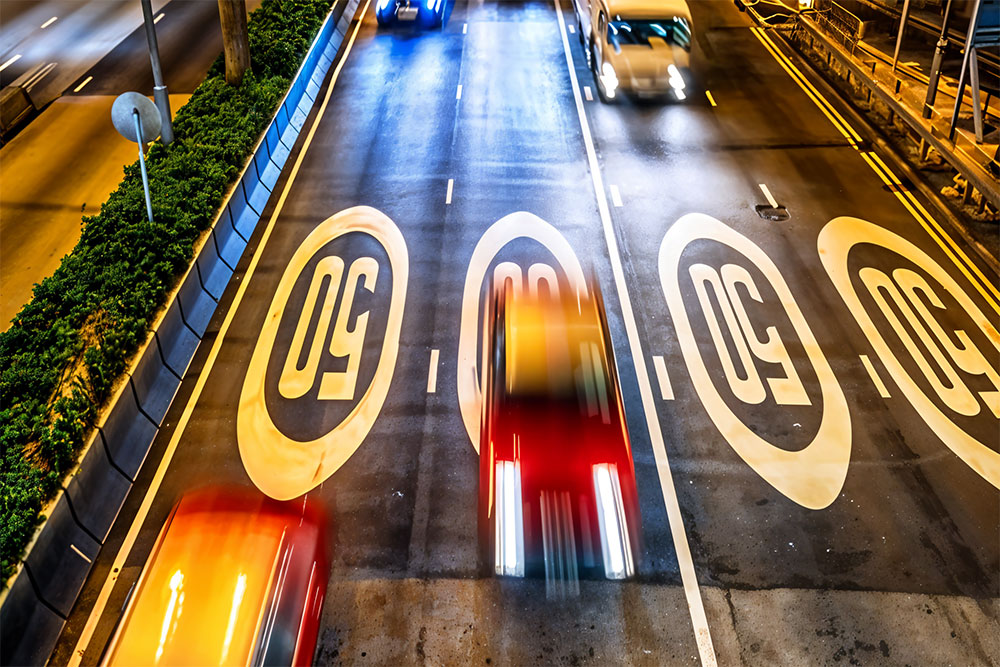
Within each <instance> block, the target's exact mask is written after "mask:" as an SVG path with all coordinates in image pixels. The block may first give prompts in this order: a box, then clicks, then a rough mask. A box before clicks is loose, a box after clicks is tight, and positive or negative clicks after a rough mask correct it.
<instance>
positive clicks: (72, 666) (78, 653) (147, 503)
mask: <svg viewBox="0 0 1000 667" xmlns="http://www.w3.org/2000/svg"><path fill="white" fill-rule="evenodd" d="M370 6H371V0H365V6H364V8H363V9H362V10H361V15H360V19H361V20H359V21H358V22H357V23H356V24H355V25H354V32H352V33H351V37H350V39H349V40H348V41H347V47H346V48H345V50H344V56H343V57H342V58H341V59H340V61H339V62H337V65H336V67H335V68H334V70H333V75H332V76H331V78H330V84H329V86H328V87H327V89H326V95H325V97H324V98H323V104H321V105H320V108H319V111H318V113H317V114H316V115H315V117H314V118H313V124H312V126H311V127H310V128H309V134H308V135H306V138H305V141H304V142H303V144H302V150H301V151H299V155H298V157H297V158H296V159H295V164H294V165H293V166H292V171H291V173H290V174H289V176H288V181H287V182H286V183H285V189H284V190H282V192H281V196H280V197H279V198H278V203H277V204H276V205H275V207H274V212H273V213H271V218H270V220H268V222H267V227H266V228H265V229H264V233H263V235H262V236H261V239H260V243H258V244H257V249H256V250H255V251H254V254H253V257H251V258H250V263H249V264H248V265H247V270H246V274H245V275H244V276H243V280H241V281H239V287H238V288H237V290H236V296H235V297H234V298H233V304H232V305H231V306H230V307H229V310H228V311H227V312H226V317H225V319H224V320H223V321H222V326H221V328H220V329H219V333H218V334H217V335H216V337H215V342H213V343H212V349H211V350H209V353H208V358H207V359H206V360H205V368H204V370H202V372H201V374H200V375H199V376H198V380H197V381H196V382H195V386H194V389H193V390H192V391H191V396H190V398H188V402H187V404H186V405H185V406H184V410H183V412H181V415H180V419H179V420H178V422H177V426H176V427H175V428H174V432H173V433H172V434H171V436H170V441H169V442H168V443H167V448H166V450H165V451H164V452H163V458H162V459H161V460H160V465H159V466H158V467H157V469H156V474H154V475H153V479H152V481H151V482H150V484H149V488H148V489H147V490H146V495H145V496H144V497H143V499H142V504H141V505H139V509H138V511H137V512H136V515H135V519H133V521H132V526H131V527H130V528H129V531H128V533H127V534H126V535H125V539H124V541H123V542H122V545H121V547H120V548H119V549H118V554H117V555H116V556H115V560H114V562H113V563H112V565H111V570H110V571H109V574H108V578H107V579H105V581H104V586H102V587H101V592H100V593H99V594H98V596H97V600H96V601H95V602H94V606H93V608H92V609H91V610H90V616H89V617H88V618H87V623H86V625H84V627H83V631H82V632H81V633H80V638H79V639H78V640H77V642H76V646H75V647H74V648H73V653H72V655H71V656H70V660H69V664H68V666H67V667H78V666H79V664H80V662H81V660H83V654H84V651H86V650H87V647H88V646H89V645H90V640H91V639H93V637H94V630H95V629H97V622H98V621H99V620H100V619H101V616H102V615H103V613H104V609H105V607H107V604H108V599H109V598H110V597H111V592H112V590H114V587H115V583H116V582H117V581H118V576H119V575H120V574H121V572H122V567H123V566H124V565H125V561H126V559H127V558H128V556H129V553H130V552H131V551H132V547H133V545H134V544H135V541H136V538H138V537H139V531H140V530H142V524H143V523H145V521H146V516H147V515H148V514H149V510H150V508H151V507H152V506H153V499H154V498H155V497H156V493H157V491H159V489H160V485H161V484H162V483H163V478H164V477H165V476H166V474H167V469H168V468H169V467H170V462H171V461H172V460H173V458H174V453H175V452H176V451H177V446H178V445H179V444H180V441H181V438H182V437H183V436H184V431H185V430H186V429H187V425H188V422H190V421H191V414H192V413H193V412H194V407H195V405H196V404H197V403H198V400H199V399H200V398H201V392H202V391H204V389H205V384H206V383H207V382H208V376H209V375H210V374H211V371H212V367H213V366H214V365H215V360H216V359H217V358H218V356H219V351H220V350H221V349H222V344H223V342H224V341H225V339H226V334H227V333H228V332H229V327H230V326H232V323H233V318H234V317H235V316H236V312H237V311H238V310H239V306H240V303H241V302H242V301H243V296H244V295H245V294H246V291H247V285H249V284H250V279H251V278H252V277H253V274H254V271H255V270H256V269H257V264H258V263H259V262H260V258H261V255H262V254H263V251H264V248H265V247H267V242H268V239H270V238H271V234H272V233H273V232H274V227H275V224H276V223H277V220H278V216H279V215H280V214H281V211H282V210H283V209H284V207H285V201H286V200H287V199H288V193H289V192H290V191H291V189H292V184H293V183H295V177H296V176H297V175H298V173H299V169H300V168H301V167H302V162H303V160H304V159H305V156H306V153H307V152H308V151H309V147H310V145H311V144H312V141H313V137H314V136H315V135H316V128H317V127H318V126H319V122H320V120H321V119H322V118H323V116H324V114H325V112H326V108H327V106H328V105H329V103H330V96H331V95H332V94H333V87H334V86H335V85H336V83H337V79H338V78H339V77H340V71H341V69H343V67H344V63H345V62H346V61H347V57H348V56H349V55H350V53H351V48H352V47H353V46H354V41H355V40H356V39H357V37H358V31H359V30H360V29H361V25H362V24H363V23H364V17H365V14H367V13H368V7H370ZM107 547H108V545H105V548H107ZM100 648H102V649H103V646H102V647H100Z"/></svg>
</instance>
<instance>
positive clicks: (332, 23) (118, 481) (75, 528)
mask: <svg viewBox="0 0 1000 667" xmlns="http://www.w3.org/2000/svg"><path fill="white" fill-rule="evenodd" d="M358 4H359V0H348V2H347V3H346V4H343V5H340V4H339V3H338V5H335V6H334V7H333V8H332V9H331V11H330V13H329V14H328V15H327V17H326V19H325V20H324V22H323V25H322V27H321V28H320V30H319V33H318V34H317V35H316V38H315V39H314V40H313V43H312V44H311V46H310V47H309V50H308V51H307V53H306V56H305V58H304V59H303V61H302V64H301V65H300V67H299V70H298V72H296V74H295V77H294V78H293V80H292V83H291V85H290V87H289V89H288V91H287V92H286V94H285V97H284V98H283V99H282V102H281V104H280V106H279V107H278V109H277V110H276V111H275V113H274V116H273V117H272V119H271V122H270V124H269V125H268V127H267V129H266V130H265V131H264V133H263V135H262V136H261V138H260V140H259V141H258V143H257V145H256V146H255V147H254V151H253V153H252V155H251V156H250V158H249V160H248V161H247V163H246V165H245V166H244V168H243V171H242V172H241V173H240V176H239V179H238V180H237V181H236V183H235V185H234V186H233V187H232V189H231V190H230V192H229V193H228V195H227V196H226V199H225V201H224V202H223V204H222V206H221V208H220V210H219V212H218V214H217V215H216V218H215V220H214V221H213V223H212V226H211V227H210V228H209V230H208V231H206V232H205V233H204V234H203V235H202V237H201V239H200V240H199V242H198V244H197V245H196V247H195V253H194V257H195V258H194V260H193V261H192V263H191V265H190V267H189V268H188V270H187V272H186V273H185V274H184V276H183V277H182V278H181V280H180V281H179V283H178V285H177V287H176V288H175V290H174V291H173V293H172V294H171V295H170V297H169V299H168V301H167V305H166V306H165V308H164V309H163V310H162V311H161V312H160V314H159V316H158V317H157V319H156V321H155V323H154V325H153V327H152V331H151V333H150V335H149V337H148V338H147V340H146V343H145V344H144V345H143V347H142V348H140V350H139V351H138V352H137V353H136V355H135V357H134V359H133V361H132V364H131V365H130V367H129V370H128V372H127V374H126V377H125V379H124V381H123V382H122V383H121V384H120V386H119V387H118V388H117V390H116V392H115V394H114V395H113V397H112V399H111V400H110V401H109V404H108V406H107V407H106V408H105V410H104V411H103V413H102V415H101V418H100V419H99V420H98V425H97V427H96V429H95V430H94V433H93V434H92V436H91V438H90V440H89V442H88V443H87V445H86V447H85V448H84V450H83V452H82V453H81V456H80V459H79V463H78V465H77V467H76V468H75V469H74V470H73V471H72V472H71V473H70V474H69V475H67V477H66V479H64V480H63V484H62V490H61V491H60V492H59V494H58V495H57V497H56V498H55V500H54V501H53V502H51V503H50V504H49V505H48V508H47V509H49V510H50V511H49V513H48V518H47V519H46V520H45V522H44V523H43V524H42V525H41V527H40V528H39V529H38V531H36V533H35V539H34V540H33V542H32V544H31V545H29V549H28V553H27V556H25V558H24V561H23V562H22V563H21V565H20V566H19V570H18V572H17V573H16V574H15V575H14V577H13V578H12V580H11V582H10V587H9V589H8V590H7V591H5V594H4V596H3V599H2V601H0V663H2V664H5V665H12V664H17V665H22V664H44V663H45V662H47V661H48V658H49V656H50V655H51V652H52V650H53V648H54V647H55V644H56V642H57V640H58V638H59V635H60V633H61V632H62V628H63V626H64V625H65V622H66V619H67V618H68V617H69V615H70V613H71V612H72V610H73V606H74V605H75V603H76V599H77V597H78V596H79V594H80V591H81V590H82V589H83V585H84V583H85V582H86V579H87V576H88V575H89V573H90V569H91V567H92V565H93V562H94V560H96V558H97V556H98V554H99V553H100V550H101V547H102V545H103V543H104V540H105V539H106V538H107V535H108V533H109V532H110V531H111V527H112V526H113V525H114V522H115V519H116V518H117V516H118V512H119V511H120V510H121V507H122V506H123V505H124V503H125V499H126V497H127V496H128V493H129V491H130V490H131V488H132V485H133V483H134V481H135V479H136V476H137V475H138V473H139V470H140V469H141V468H142V465H143V463H144V462H145V459H146V455H147V454H148V452H149V449H150V447H151V445H152V443H153V439H154V438H155V437H156V434H157V433H158V431H159V428H160V425H161V422H162V420H163V418H164V417H165V416H166V414H167V411H168V410H169V408H170V405H171V403H172V402H173V399H174V396H175V395H176V393H177V391H178V389H179V388H180V385H181V382H182V380H183V378H184V377H185V375H186V374H187V370H188V366H189V364H190V363H191V360H192V359H193V358H194V355H195V353H196V351H197V349H198V346H199V344H200V342H201V339H202V336H203V335H204V334H205V332H206V329H207V327H208V324H209V322H210V320H211V318H212V315H213V314H214V313H215V309H216V307H217V305H218V302H219V299H220V298H221V296H222V294H223V292H224V290H225V289H226V286H227V285H228V284H229V280H230V278H231V277H232V275H233V273H234V271H235V267H236V265H237V263H238V262H239V260H240V258H241V257H242V255H243V252H244V250H245V249H246V246H247V243H248V241H249V239H250V236H251V235H252V234H253V232H254V230H255V229H256V227H257V224H258V222H259V221H260V216H261V212H262V211H263V210H264V207H265V206H266V204H267V202H268V200H269V199H270V196H271V191H272V190H273V188H274V186H275V184H276V183H277V181H278V179H279V177H280V175H281V172H282V169H283V167H284V165H285V162H286V160H287V159H288V156H289V155H290V153H291V150H292V146H294V144H295V141H296V140H297V138H298V136H299V133H300V131H301V130H302V127H303V125H304V124H305V120H306V117H307V116H308V114H309V111H310V109H311V108H312V107H313V105H314V103H315V100H316V98H317V96H318V94H319V92H320V87H321V85H322V83H323V80H324V78H325V77H326V74H327V72H328V71H329V69H330V67H331V66H332V65H333V62H334V59H335V57H336V54H337V51H338V50H339V49H340V46H341V44H342V43H343V41H344V37H345V34H346V33H347V30H348V28H349V26H350V24H351V22H352V21H353V19H354V14H355V13H356V11H357V8H358ZM94 445H98V446H94Z"/></svg>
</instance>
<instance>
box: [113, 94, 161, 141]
mask: <svg viewBox="0 0 1000 667" xmlns="http://www.w3.org/2000/svg"><path fill="white" fill-rule="evenodd" d="M134 111H138V112H139V120H140V122H141V123H142V143H144V144H148V143H149V142H150V141H152V140H153V139H156V138H157V137H158V136H160V125H161V124H162V122H163V120H162V119H161V118H160V110H159V109H157V108H156V105H154V104H153V103H152V102H150V100H149V98H148V97H146V96H145V95H142V94H140V93H135V92H128V93H122V94H121V95H119V96H118V97H117V98H115V103H114V104H112V105H111V122H112V123H113V124H114V126H115V129H116V130H118V133H119V134H120V135H122V136H123V137H125V138H126V139H128V140H129V141H134V142H136V143H138V142H139V140H138V139H137V138H136V136H135V134H136V133H135V118H133V116H132V114H133V112H134Z"/></svg>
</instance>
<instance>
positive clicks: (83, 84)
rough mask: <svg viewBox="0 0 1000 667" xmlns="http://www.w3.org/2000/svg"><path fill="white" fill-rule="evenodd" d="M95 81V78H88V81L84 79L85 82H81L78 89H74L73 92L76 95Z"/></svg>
mask: <svg viewBox="0 0 1000 667" xmlns="http://www.w3.org/2000/svg"><path fill="white" fill-rule="evenodd" d="M93 80H94V77H92V76H88V77H87V78H86V79H84V80H83V81H81V82H80V85H79V86H77V87H76V88H74V89H73V92H74V93H78V92H80V91H81V90H83V87H84V86H86V85H87V84H88V83H90V82H91V81H93Z"/></svg>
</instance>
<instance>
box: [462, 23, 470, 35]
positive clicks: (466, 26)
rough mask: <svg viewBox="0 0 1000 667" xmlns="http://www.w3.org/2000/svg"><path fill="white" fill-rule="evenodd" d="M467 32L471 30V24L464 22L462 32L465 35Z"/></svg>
mask: <svg viewBox="0 0 1000 667" xmlns="http://www.w3.org/2000/svg"><path fill="white" fill-rule="evenodd" d="M467 32H469V24H468V23H463V24H462V34H463V35H464V34H466V33H467Z"/></svg>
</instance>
